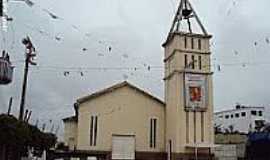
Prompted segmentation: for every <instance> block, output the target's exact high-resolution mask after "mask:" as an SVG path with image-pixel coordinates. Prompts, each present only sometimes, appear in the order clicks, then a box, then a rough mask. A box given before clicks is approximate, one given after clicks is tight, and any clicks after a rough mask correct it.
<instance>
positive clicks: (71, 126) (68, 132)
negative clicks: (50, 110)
mask: <svg viewBox="0 0 270 160" xmlns="http://www.w3.org/2000/svg"><path fill="white" fill-rule="evenodd" d="M71 139H74V142H71V141H70V140H71ZM64 142H65V145H67V146H68V147H69V149H71V150H73V149H74V147H75V146H77V122H75V121H72V122H71V121H68V122H64Z"/></svg>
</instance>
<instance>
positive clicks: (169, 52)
mask: <svg viewBox="0 0 270 160" xmlns="http://www.w3.org/2000/svg"><path fill="white" fill-rule="evenodd" d="M211 37H212V36H211V35H209V34H208V33H207V31H206V29H205V28H204V26H203V25H202V23H201V21H200V19H199V17H198V15H197V13H196V11H195V10H194V8H193V7H192V5H191V3H190V2H189V0H181V1H180V4H179V7H178V10H177V12H176V15H175V17H174V19H173V24H172V26H171V29H170V31H169V34H168V37H167V39H166V41H165V43H164V44H163V47H164V49H165V59H164V63H165V77H164V81H165V102H166V123H167V125H166V143H167V146H168V147H167V153H168V155H169V156H168V157H169V159H171V160H175V159H184V160H185V159H190V158H191V159H200V158H204V159H211V158H212V157H213V154H212V152H211V150H212V149H213V147H214V129H213V128H214V127H213V86H212V72H211V58H210V55H211V51H210V43H209V41H210V39H211Z"/></svg>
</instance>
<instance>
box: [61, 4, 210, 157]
mask: <svg viewBox="0 0 270 160" xmlns="http://www.w3.org/2000/svg"><path fill="white" fill-rule="evenodd" d="M192 20H194V21H195V22H197V25H198V28H199V29H200V31H201V33H199V32H198V33H197V31H196V32H195V31H193V28H192V27H193V26H192V25H191V24H192V23H191V21H192ZM185 22H186V26H187V27H186V29H187V31H184V23H185ZM210 39H211V35H209V34H207V32H206V30H205V28H204V27H203V25H202V24H201V22H200V20H199V18H198V16H197V14H196V12H195V10H194V9H193V7H192V6H191V4H190V2H189V1H188V0H181V2H180V5H179V8H178V11H177V14H176V15H175V18H174V21H173V25H172V27H171V30H170V32H169V35H168V37H167V40H166V41H165V43H164V44H163V47H164V50H165V56H164V57H165V59H164V63H165V65H164V70H165V77H164V84H165V85H164V87H165V94H164V95H165V98H164V101H163V100H160V99H158V98H156V97H154V96H153V95H151V94H150V93H147V92H145V91H144V90H142V89H140V88H138V87H136V86H134V85H132V84H130V83H129V82H122V83H119V84H116V85H113V86H111V87H108V88H106V89H104V90H101V91H98V92H96V93H93V94H90V95H87V96H85V97H82V98H79V99H77V101H76V103H75V104H74V108H75V112H76V114H75V116H73V117H68V118H65V119H63V121H64V125H65V130H64V132H65V143H66V145H68V146H69V149H70V150H71V151H74V152H76V153H86V154H87V155H91V156H95V157H98V159H118V160H120V159H140V160H159V159H160V160H190V159H198V160H200V159H201V160H202V159H203V160H206V159H209V160H210V159H213V154H212V153H211V149H212V148H213V147H215V146H214V127H213V86H212V72H211V58H210V55H211V51H210V43H209V42H210Z"/></svg>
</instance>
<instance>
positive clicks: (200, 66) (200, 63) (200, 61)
mask: <svg viewBox="0 0 270 160" xmlns="http://www.w3.org/2000/svg"><path fill="white" fill-rule="evenodd" d="M199 69H202V56H199Z"/></svg>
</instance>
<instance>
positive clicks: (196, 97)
mask: <svg viewBox="0 0 270 160" xmlns="http://www.w3.org/2000/svg"><path fill="white" fill-rule="evenodd" d="M184 85H185V107H186V108H193V109H197V108H205V107H206V106H207V101H208V96H207V95H208V91H207V88H208V87H207V77H206V76H205V75H197V74H190V73H186V74H185V78H184Z"/></svg>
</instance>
